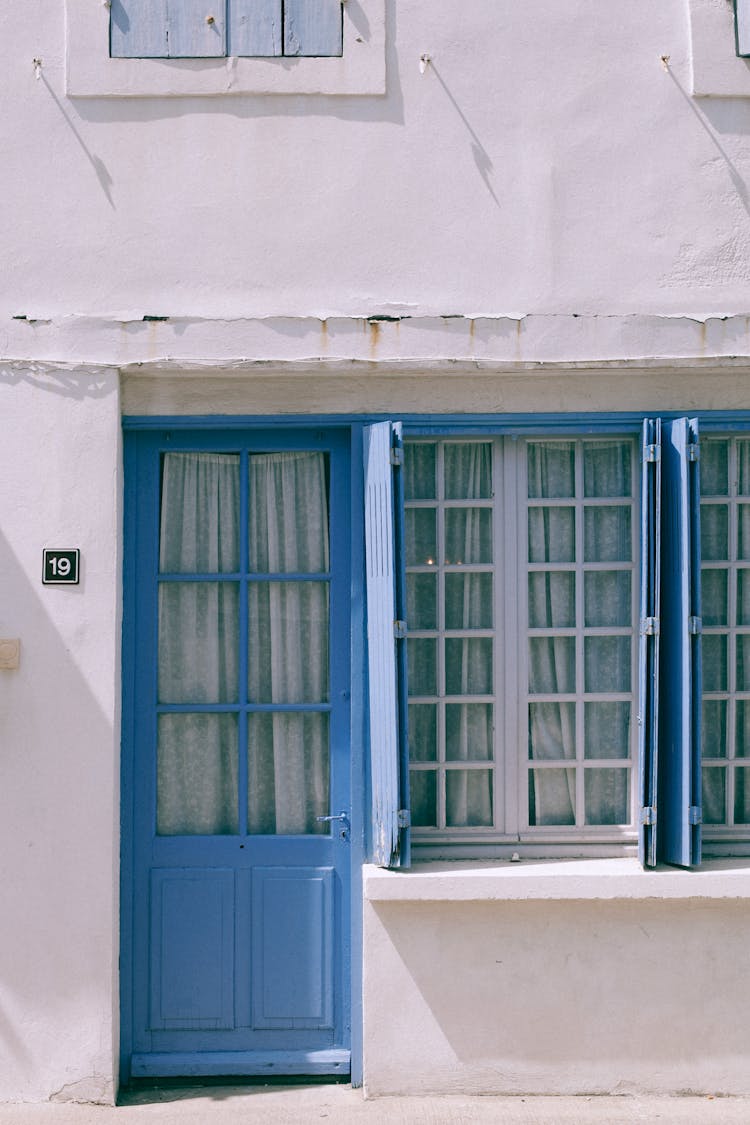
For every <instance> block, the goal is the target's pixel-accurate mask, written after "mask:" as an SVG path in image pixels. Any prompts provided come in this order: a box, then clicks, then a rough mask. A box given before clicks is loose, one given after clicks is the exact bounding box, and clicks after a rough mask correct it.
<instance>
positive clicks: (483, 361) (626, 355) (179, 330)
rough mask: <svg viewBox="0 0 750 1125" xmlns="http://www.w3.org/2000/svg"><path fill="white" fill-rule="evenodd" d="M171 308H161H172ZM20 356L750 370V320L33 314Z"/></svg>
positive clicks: (293, 364)
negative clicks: (735, 368) (626, 366)
mask: <svg viewBox="0 0 750 1125" xmlns="http://www.w3.org/2000/svg"><path fill="white" fill-rule="evenodd" d="M161 311H162V310H159V312H160V313H161ZM0 356H5V357H7V358H8V359H9V360H29V361H32V362H44V361H49V362H53V363H54V362H57V361H58V360H63V361H65V360H69V359H71V358H72V359H74V360H75V362H77V363H87V364H90V363H93V364H101V365H104V366H115V367H118V368H120V369H121V370H122V369H128V370H131V371H135V370H137V369H138V368H139V367H140V368H141V369H142V370H143V371H144V373H146V372H158V371H167V370H172V371H188V370H194V371H196V372H197V373H207V372H208V371H209V370H210V369H215V370H219V369H221V370H224V371H232V370H253V369H254V368H256V367H258V366H263V365H273V366H275V367H276V368H288V369H290V370H293V369H298V370H301V371H302V370H304V369H305V368H306V367H307V368H309V369H315V370H331V371H334V372H335V371H337V370H341V371H345V370H346V368H347V366H350V367H352V366H355V365H358V366H360V368H370V369H372V370H376V369H377V370H380V371H388V372H395V371H398V370H405V371H409V370H417V369H421V370H434V371H437V370H441V369H444V370H445V371H449V372H451V373H454V372H456V371H457V370H461V369H463V370H466V371H467V372H471V371H475V370H482V369H484V370H495V371H502V370H514V371H524V370H534V369H536V368H540V369H542V368H544V369H549V368H555V367H559V368H566V367H578V366H580V365H583V366H584V367H586V366H588V367H590V368H592V369H593V368H596V369H599V368H602V367H606V366H607V365H612V364H616V365H623V364H626V365H628V364H629V365H631V366H657V367H659V366H660V367H664V368H665V369H669V368H674V367H675V366H680V367H686V366H697V367H705V368H707V369H709V368H711V367H717V368H721V369H724V368H727V367H745V368H746V367H748V365H750V315H734V316H726V317H718V316H708V317H705V318H700V319H699V318H697V317H690V316H658V315H653V314H629V315H628V314H625V315H611V316H597V315H593V314H592V315H580V316H576V315H573V314H530V315H528V316H518V317H514V316H502V315H500V316H468V315H467V316H463V315H461V316H453V315H451V316H398V317H385V316H379V315H364V316H341V315H339V316H335V315H334V316H330V317H327V318H326V317H322V318H321V317H319V316H267V317H235V318H222V317H217V318H212V317H200V316H170V315H159V316H148V315H136V314H127V315H124V316H103V317H100V316H88V315H77V314H76V315H62V316H57V315H54V314H52V315H51V316H50V315H49V314H48V313H46V312H45V311H43V310H34V309H28V310H24V312H23V315H19V316H14V317H13V318H11V319H10V321H9V322H6V323H5V324H4V325H0Z"/></svg>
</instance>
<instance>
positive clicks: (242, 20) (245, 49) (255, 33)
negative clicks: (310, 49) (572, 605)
mask: <svg viewBox="0 0 750 1125" xmlns="http://www.w3.org/2000/svg"><path fill="white" fill-rule="evenodd" d="M227 3H228V12H227V54H229V55H251V56H252V55H255V56H256V57H259V56H269V55H280V54H281V43H282V18H281V0H252V2H251V3H248V2H247V0H227Z"/></svg>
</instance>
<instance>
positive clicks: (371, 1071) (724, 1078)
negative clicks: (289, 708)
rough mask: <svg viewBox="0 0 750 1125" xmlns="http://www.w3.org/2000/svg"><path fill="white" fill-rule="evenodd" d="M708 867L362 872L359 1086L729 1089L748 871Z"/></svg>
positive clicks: (742, 1038) (742, 1016) (735, 1085)
mask: <svg viewBox="0 0 750 1125" xmlns="http://www.w3.org/2000/svg"><path fill="white" fill-rule="evenodd" d="M710 867H711V865H710V864H709V865H708V869H706V870H705V871H703V872H702V873H701V874H695V873H690V872H676V871H674V870H672V871H669V870H664V871H659V872H656V873H653V874H649V875H646V874H644V873H643V872H642V871H641V870H640V869H639V868H638V864H637V861H636V860H616V861H606V860H605V861H601V860H600V861H596V862H594V863H591V862H588V863H585V862H581V863H560V864H554V863H553V864H540V863H535V862H533V861H526V862H524V863H521V864H518V865H514V864H508V863H505V864H501V865H497V866H496V867H494V868H493V867H492V866H489V867H486V868H484V869H482V867H481V865H475V866H474V867H473V869H472V870H469V871H466V870H461V865H456V864H453V865H450V864H448V865H443V866H442V868H440V867H439V866H438V867H437V868H434V867H433V868H429V867H427V868H422V869H420V868H419V867H417V868H415V871H414V872H413V873H407V874H395V873H384V872H378V871H377V870H375V869H368V870H369V874H368V875H367V876H366V878H365V900H366V901H365V975H364V1008H365V1028H366V1034H365V1087H366V1091H367V1093H368V1095H370V1096H378V1095H385V1094H392V1093H408V1094H417V1093H458V1092H467V1091H468V1092H474V1093H482V1094H487V1093H503V1094H523V1093H532V1094H558V1093H563V1094H633V1093H652V1094H675V1093H703V1094H721V1093H725V1094H747V1093H748V1092H749V1091H750V1076H749V1075H748V1066H747V1040H748V1031H750V1017H749V1016H748V1012H749V1011H750V986H749V985H748V981H747V979H746V977H745V976H744V975H743V974H742V973H741V972H738V971H737V965H738V964H739V963H740V962H741V960H742V958H743V957H744V950H745V948H746V945H747V936H748V926H749V925H750V910H749V909H748V902H747V898H746V895H747V891H748V886H749V884H748V869H747V868H746V867H741V866H735V867H733V866H732V865H731V864H730V863H724V864H723V865H720V867H719V869H718V870H710Z"/></svg>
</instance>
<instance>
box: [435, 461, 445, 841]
mask: <svg viewBox="0 0 750 1125" xmlns="http://www.w3.org/2000/svg"><path fill="white" fill-rule="evenodd" d="M444 470H445V447H444V444H443V442H438V445H437V461H436V471H437V518H436V528H437V557H436V559H435V562H436V564H437V572H438V574H437V581H438V607H437V608H438V620H437V626H438V641H437V662H438V667H437V694H438V702H437V745H438V764H437V770H436V776H437V793H436V797H437V817H436V819H437V826H438V828H439V829H445V828H446V827H447V821H446V800H445V785H446V781H445V739H446V729H445V482H444V480H445V478H444Z"/></svg>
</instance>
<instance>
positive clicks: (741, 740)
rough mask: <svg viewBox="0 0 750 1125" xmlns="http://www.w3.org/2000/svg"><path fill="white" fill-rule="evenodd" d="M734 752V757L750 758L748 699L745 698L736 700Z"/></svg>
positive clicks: (749, 705) (749, 707) (749, 702)
mask: <svg viewBox="0 0 750 1125" xmlns="http://www.w3.org/2000/svg"><path fill="white" fill-rule="evenodd" d="M734 754H735V757H736V758H750V700H747V699H738V700H737V714H736V721H735V732H734Z"/></svg>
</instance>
